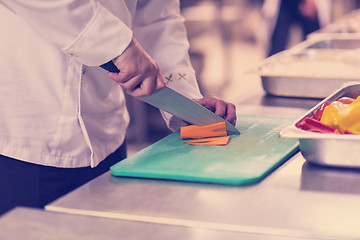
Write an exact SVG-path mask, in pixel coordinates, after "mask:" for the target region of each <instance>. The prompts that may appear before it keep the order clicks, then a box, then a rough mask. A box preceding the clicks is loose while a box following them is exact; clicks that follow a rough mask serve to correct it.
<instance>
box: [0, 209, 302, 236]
mask: <svg viewBox="0 0 360 240" xmlns="http://www.w3.org/2000/svg"><path fill="white" fill-rule="evenodd" d="M0 230H1V231H0V239H4V240H5V239H6V240H20V239H21V240H41V239H44V240H45V239H46V240H64V239H81V240H99V239H104V240H115V239H116V240H118V239H126V240H128V239H132V240H144V239H148V240H169V239H173V240H184V239H186V240H209V239H214V240H223V239H248V240H287V239H288V238H284V237H279V236H270V235H268V236H266V235H262V234H246V233H239V232H232V231H219V230H213V229H203V228H195V227H183V226H175V225H172V226H169V225H162V224H156V223H146V222H137V221H125V220H118V219H109V218H99V217H89V216H84V215H74V214H66V213H55V212H49V211H41V210H35V209H27V208H17V209H15V210H12V211H10V212H9V213H7V214H6V215H4V216H2V218H0ZM300 240H302V239H300Z"/></svg>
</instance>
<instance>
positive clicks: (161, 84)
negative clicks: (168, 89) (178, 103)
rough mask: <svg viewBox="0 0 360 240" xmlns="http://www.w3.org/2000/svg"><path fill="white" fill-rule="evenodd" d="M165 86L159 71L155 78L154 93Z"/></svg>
mask: <svg viewBox="0 0 360 240" xmlns="http://www.w3.org/2000/svg"><path fill="white" fill-rule="evenodd" d="M165 86H166V83H165V80H164V77H163V75H162V74H161V73H160V71H159V72H158V75H157V78H156V86H155V89H156V91H158V90H160V89H162V88H164V87H165Z"/></svg>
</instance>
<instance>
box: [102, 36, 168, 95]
mask: <svg viewBox="0 0 360 240" xmlns="http://www.w3.org/2000/svg"><path fill="white" fill-rule="evenodd" d="M112 61H113V63H114V64H115V66H116V67H117V68H118V69H119V70H120V72H119V73H114V72H110V73H109V76H110V77H111V78H112V79H113V80H114V81H115V82H117V83H118V84H119V85H120V86H122V87H124V88H125V89H126V90H128V91H129V92H130V93H131V95H132V96H134V97H141V96H149V95H151V94H153V93H154V92H156V91H158V90H160V89H162V88H163V87H165V82H164V78H163V76H162V75H161V73H160V71H159V66H158V64H157V63H156V62H155V60H154V59H152V58H151V56H149V54H147V52H146V51H145V50H144V49H143V48H142V47H141V46H140V44H139V42H138V41H137V40H136V39H135V38H133V39H132V41H131V43H130V44H129V46H128V47H127V48H126V50H125V51H124V52H123V53H122V54H121V55H120V56H118V57H116V58H115V59H113V60H112Z"/></svg>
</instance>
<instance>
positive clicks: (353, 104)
mask: <svg viewBox="0 0 360 240" xmlns="http://www.w3.org/2000/svg"><path fill="white" fill-rule="evenodd" d="M296 127H298V128H300V129H303V130H306V131H310V132H319V133H337V134H339V133H343V134H360V96H358V97H357V98H356V99H353V98H349V97H342V98H340V99H339V100H337V101H333V102H332V103H330V104H329V103H327V102H325V103H324V104H323V105H322V106H320V108H319V109H318V110H317V111H316V112H315V113H314V115H313V117H312V118H309V117H306V118H304V119H303V120H301V121H300V122H298V123H297V124H296Z"/></svg>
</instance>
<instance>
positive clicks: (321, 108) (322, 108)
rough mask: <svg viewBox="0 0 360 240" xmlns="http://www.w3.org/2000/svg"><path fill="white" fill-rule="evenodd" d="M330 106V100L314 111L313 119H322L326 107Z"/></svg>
mask: <svg viewBox="0 0 360 240" xmlns="http://www.w3.org/2000/svg"><path fill="white" fill-rule="evenodd" d="M327 106H329V103H328V102H324V103H323V104H322V105H321V106H320V107H319V109H318V110H317V111H316V112H315V113H314V116H313V119H315V120H319V121H320V118H321V116H322V114H323V112H324V109H325V108H326V107H327Z"/></svg>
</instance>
